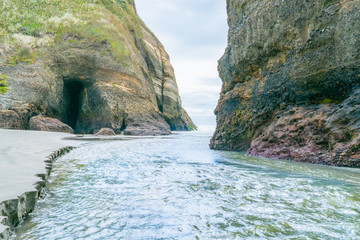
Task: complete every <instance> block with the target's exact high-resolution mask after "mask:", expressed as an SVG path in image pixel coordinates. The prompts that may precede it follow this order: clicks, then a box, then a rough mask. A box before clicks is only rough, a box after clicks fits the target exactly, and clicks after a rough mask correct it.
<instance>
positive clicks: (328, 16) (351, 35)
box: [211, 0, 360, 166]
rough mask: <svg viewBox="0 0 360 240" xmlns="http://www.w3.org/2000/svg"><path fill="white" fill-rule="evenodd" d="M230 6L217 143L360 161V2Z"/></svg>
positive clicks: (303, 0) (241, 2) (275, 1)
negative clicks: (359, 147)
mask: <svg viewBox="0 0 360 240" xmlns="http://www.w3.org/2000/svg"><path fill="white" fill-rule="evenodd" d="M227 11H228V16H229V18H228V23H229V36H228V47H227V49H226V51H225V54H224V56H223V57H222V58H221V59H220V61H219V72H220V77H221V78H222V80H223V87H222V92H221V96H220V101H219V104H218V106H217V108H216V110H215V112H216V114H217V129H216V132H215V134H214V136H213V138H212V140H211V147H212V148H215V149H223V150H237V151H248V150H249V148H250V147H251V148H250V150H249V151H248V153H249V154H252V155H262V156H267V157H274V158H283V159H296V160H298V161H309V162H315V163H319V162H321V163H326V164H330V165H342V166H360V159H359V155H357V153H355V152H352V153H350V152H351V151H348V149H349V146H350V145H351V146H353V145H356V143H355V142H356V141H358V138H357V136H358V135H359V132H360V123H359V118H360V114H359V105H360V100H359V95H358V94H359V92H358V90H357V89H359V87H360V86H359V84H360V38H359V36H360V2H359V1H356V0H355V1H354V0H333V1H328V0H312V1H308V0H292V1H283V0H270V1H265V0H261V1H251V0H227ZM299 115H300V116H301V117H300V118H303V119H305V120H301V121H300V119H299ZM340 116H344V118H345V116H346V119H344V121H341V120H340V118H341V117H340ZM335 119H336V120H335ZM304 121H305V122H304ZM306 121H307V122H306ZM302 128H303V129H302ZM295 132H297V133H298V135H296V134H294V133H295ZM334 139H338V140H334ZM280 146H281V147H280ZM309 151H310V152H311V151H312V153H311V154H309ZM342 153H344V155H341V154H342ZM310 155H311V156H310Z"/></svg>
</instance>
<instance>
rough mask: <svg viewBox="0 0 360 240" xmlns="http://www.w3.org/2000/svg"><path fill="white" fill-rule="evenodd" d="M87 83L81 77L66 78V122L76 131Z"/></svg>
mask: <svg viewBox="0 0 360 240" xmlns="http://www.w3.org/2000/svg"><path fill="white" fill-rule="evenodd" d="M84 89H85V83H84V82H83V81H82V80H80V79H70V80H64V100H65V102H66V106H65V112H66V116H65V119H66V121H65V122H66V123H67V124H68V125H69V126H70V127H71V128H72V129H74V131H75V132H76V127H77V123H78V120H79V114H80V109H81V106H82V102H83V91H84Z"/></svg>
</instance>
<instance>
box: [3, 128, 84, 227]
mask: <svg viewBox="0 0 360 240" xmlns="http://www.w3.org/2000/svg"><path fill="white" fill-rule="evenodd" d="M72 136H73V135H71V134H66V133H53V132H38V131H20V130H4V129H0V204H1V203H3V202H4V201H7V200H10V199H18V197H19V196H21V195H22V194H24V193H25V192H31V191H36V189H35V183H36V182H38V181H40V180H41V179H40V178H39V177H37V176H36V175H37V174H45V173H46V169H45V167H46V163H45V162H44V161H45V160H46V158H47V157H48V156H49V155H50V154H51V153H52V152H54V151H56V150H58V149H60V148H63V147H67V146H72V147H77V146H79V145H80V144H81V143H82V142H81V141H75V140H69V139H64V138H69V137H72ZM4 220H5V218H4V217H3V216H0V234H1V233H3V232H4V231H6V229H7V228H8V227H7V226H4V225H1V223H2V222H3V221H4Z"/></svg>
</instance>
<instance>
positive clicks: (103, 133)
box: [94, 128, 116, 136]
mask: <svg viewBox="0 0 360 240" xmlns="http://www.w3.org/2000/svg"><path fill="white" fill-rule="evenodd" d="M94 135H95V136H116V133H115V132H114V130H112V129H111V128H102V129H100V130H99V131H97V132H96V133H95V134H94Z"/></svg>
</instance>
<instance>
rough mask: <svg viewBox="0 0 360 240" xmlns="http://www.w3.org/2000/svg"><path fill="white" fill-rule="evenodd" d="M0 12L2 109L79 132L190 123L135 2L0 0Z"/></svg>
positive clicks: (173, 126) (165, 59)
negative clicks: (49, 120)
mask: <svg viewBox="0 0 360 240" xmlns="http://www.w3.org/2000/svg"><path fill="white" fill-rule="evenodd" d="M0 8H1V9H2V11H1V12H0V73H1V74H0V75H4V76H6V77H7V80H6V82H7V92H6V93H5V94H4V95H2V96H0V108H2V109H11V110H14V111H16V112H17V113H18V114H19V115H20V116H21V117H22V118H26V119H29V118H30V117H31V116H34V115H38V114H42V115H44V116H46V117H51V118H57V119H59V120H61V121H62V122H64V123H66V124H68V125H70V126H71V127H72V128H74V130H75V132H77V133H93V132H94V131H96V130H99V129H101V128H111V129H113V130H114V131H115V132H117V133H119V132H120V131H122V130H124V129H126V128H128V127H131V128H132V129H136V128H137V127H141V128H142V129H156V132H158V133H161V134H167V133H169V132H170V129H171V130H189V127H188V126H191V125H193V123H192V122H191V120H189V117H188V116H187V113H186V112H185V111H183V110H182V106H181V99H180V97H179V93H178V88H177V84H176V80H175V76H174V70H173V67H172V66H171V64H170V60H169V56H168V54H167V53H166V51H165V50H164V47H163V46H162V44H161V43H160V42H159V40H158V39H157V38H156V37H155V35H154V34H153V33H152V32H151V31H150V30H149V29H148V28H147V27H146V26H145V24H144V23H143V22H142V21H141V19H140V18H139V17H138V15H137V13H136V9H135V4H134V1H132V0H127V1H125V0H58V1H53V0H36V1H34V0H31V1H23V0H15V1H14V0H2V1H1V2H0ZM24 122H25V123H24V124H23V125H22V128H24V129H27V128H28V125H27V124H26V121H24ZM142 133H143V134H151V130H149V131H145V132H144V131H142ZM130 134H131V133H130Z"/></svg>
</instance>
